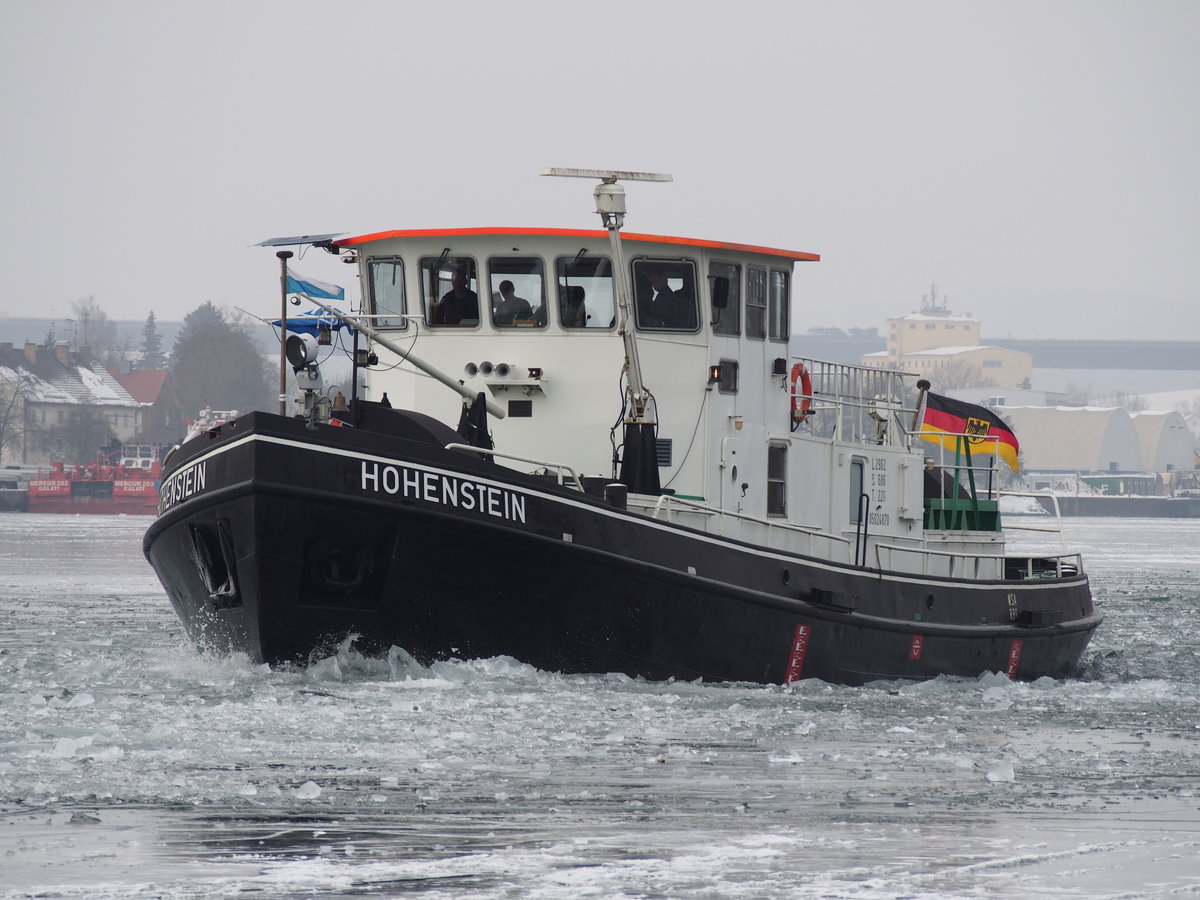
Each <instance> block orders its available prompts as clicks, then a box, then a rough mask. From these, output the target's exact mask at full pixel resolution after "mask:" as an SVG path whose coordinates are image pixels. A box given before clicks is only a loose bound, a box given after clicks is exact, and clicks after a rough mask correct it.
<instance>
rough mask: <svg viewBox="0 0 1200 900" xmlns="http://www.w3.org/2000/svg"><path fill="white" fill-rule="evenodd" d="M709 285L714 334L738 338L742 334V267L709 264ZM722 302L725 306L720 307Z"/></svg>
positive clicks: (717, 263) (728, 264)
mask: <svg viewBox="0 0 1200 900" xmlns="http://www.w3.org/2000/svg"><path fill="white" fill-rule="evenodd" d="M708 284H709V292H710V294H711V295H712V298H713V310H712V330H713V334H727V335H732V336H733V337H737V336H738V335H739V334H741V333H742V267H741V266H735V265H733V264H732V263H720V262H714V263H709V264H708ZM722 300H723V301H724V303H723V305H718V304H720V303H721V301H722Z"/></svg>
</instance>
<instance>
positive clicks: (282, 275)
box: [275, 250, 292, 416]
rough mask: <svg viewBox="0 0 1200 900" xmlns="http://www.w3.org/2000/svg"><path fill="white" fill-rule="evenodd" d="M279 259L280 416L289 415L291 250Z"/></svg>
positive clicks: (279, 253) (279, 254)
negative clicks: (288, 342)
mask: <svg viewBox="0 0 1200 900" xmlns="http://www.w3.org/2000/svg"><path fill="white" fill-rule="evenodd" d="M275 255H276V256H278V257H279V414H280V415H281V416H286V415H287V261H288V260H289V259H291V258H292V251H291V250H280V251H279V252H278V253H276V254H275Z"/></svg>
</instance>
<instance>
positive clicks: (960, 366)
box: [929, 359, 996, 393]
mask: <svg viewBox="0 0 1200 900" xmlns="http://www.w3.org/2000/svg"><path fill="white" fill-rule="evenodd" d="M929 380H930V381H932V382H933V387H934V390H935V391H937V392H938V393H943V392H945V391H952V390H954V389H955V388H974V387H994V386H995V384H996V382H995V381H993V380H992V379H991V378H985V377H984V376H983V372H982V371H981V370H980V368H979V366H976V365H973V364H971V363H969V362H967V361H966V360H965V359H949V360H946V361H945V362H944V363H942V364H941V365H940V366H939V367H938V369H937V370H936V371H935V372H933V373H932V374H931V375H930V376H929Z"/></svg>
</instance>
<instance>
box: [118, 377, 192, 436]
mask: <svg viewBox="0 0 1200 900" xmlns="http://www.w3.org/2000/svg"><path fill="white" fill-rule="evenodd" d="M110 372H111V370H110ZM111 374H112V376H113V377H114V378H116V379H117V381H119V382H120V383H121V387H123V388H125V390H127V391H128V392H129V394H130V395H131V396H132V397H133V398H134V399H135V400H137V401H138V402H139V403H141V404H142V408H143V411H142V427H141V431H139V432H138V435H137V442H138V443H139V444H160V445H162V444H177V443H179V442H180V441H182V440H183V435H184V431H185V428H184V421H183V404H182V403H181V402H180V400H179V395H178V394H177V393H176V392H175V383H174V382H173V381H172V380H171V373H170V372H169V371H167V370H166V369H135V370H133V371H132V372H129V373H126V374H124V375H122V374H120V373H117V372H111Z"/></svg>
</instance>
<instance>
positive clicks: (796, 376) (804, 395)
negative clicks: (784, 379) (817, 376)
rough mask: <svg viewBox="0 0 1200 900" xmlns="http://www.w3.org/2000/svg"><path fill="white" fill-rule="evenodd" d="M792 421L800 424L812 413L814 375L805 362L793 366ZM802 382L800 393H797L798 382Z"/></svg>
mask: <svg viewBox="0 0 1200 900" xmlns="http://www.w3.org/2000/svg"><path fill="white" fill-rule="evenodd" d="M791 380H792V423H793V424H795V425H799V424H800V423H801V422H803V421H804V420H805V419H807V418H808V417H809V415H810V414H811V413H812V377H811V376H810V375H809V374H808V369H806V368H804V363H799V362H798V363H796V364H795V365H794V366H792V378H791ZM797 382H799V383H800V393H799V394H797V393H796V383H797Z"/></svg>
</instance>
